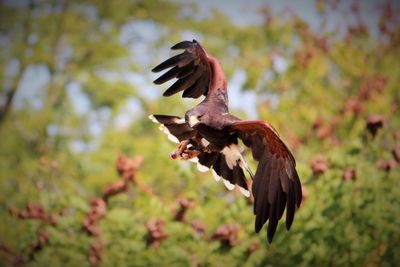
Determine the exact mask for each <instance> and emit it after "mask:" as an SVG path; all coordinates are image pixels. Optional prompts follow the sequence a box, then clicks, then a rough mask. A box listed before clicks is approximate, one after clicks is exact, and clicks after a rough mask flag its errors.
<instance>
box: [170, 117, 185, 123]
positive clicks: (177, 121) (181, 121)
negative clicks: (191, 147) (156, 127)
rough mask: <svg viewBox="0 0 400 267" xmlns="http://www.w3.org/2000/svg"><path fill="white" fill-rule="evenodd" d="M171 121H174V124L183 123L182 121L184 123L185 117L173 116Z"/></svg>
mask: <svg viewBox="0 0 400 267" xmlns="http://www.w3.org/2000/svg"><path fill="white" fill-rule="evenodd" d="M172 121H173V122H174V123H176V124H184V123H186V121H185V119H182V118H174V119H173V120H172Z"/></svg>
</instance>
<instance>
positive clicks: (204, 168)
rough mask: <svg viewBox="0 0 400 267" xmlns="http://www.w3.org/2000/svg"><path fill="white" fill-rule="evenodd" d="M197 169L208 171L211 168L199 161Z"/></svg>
mask: <svg viewBox="0 0 400 267" xmlns="http://www.w3.org/2000/svg"><path fill="white" fill-rule="evenodd" d="M197 169H198V170H199V171H200V172H206V171H208V170H209V168H208V167H207V166H204V165H201V164H200V163H199V162H197Z"/></svg>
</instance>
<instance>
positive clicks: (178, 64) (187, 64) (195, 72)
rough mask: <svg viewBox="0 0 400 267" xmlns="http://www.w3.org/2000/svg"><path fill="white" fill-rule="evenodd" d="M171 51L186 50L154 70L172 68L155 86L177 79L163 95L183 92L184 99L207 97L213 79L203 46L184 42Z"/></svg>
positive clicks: (155, 81)
mask: <svg viewBox="0 0 400 267" xmlns="http://www.w3.org/2000/svg"><path fill="white" fill-rule="evenodd" d="M171 49H173V50H175V49H184V50H185V51H184V52H183V53H181V54H178V55H176V56H173V57H171V58H169V59H167V60H165V61H164V62H162V63H160V64H159V65H158V66H156V67H155V68H153V69H152V71H153V72H160V71H163V70H165V69H168V68H171V69H170V70H168V71H167V72H165V73H164V74H163V75H161V76H160V77H159V78H158V79H156V80H154V83H155V84H162V83H165V82H166V81H169V80H171V79H173V78H177V80H176V82H175V83H173V84H172V85H171V86H170V87H169V88H168V89H167V90H166V91H165V92H164V94H163V96H171V95H173V94H175V93H178V92H180V91H183V95H182V96H183V97H191V98H198V97H200V96H201V95H207V92H208V87H209V83H210V78H211V67H210V63H209V61H208V58H207V54H206V52H205V50H204V49H203V48H202V46H201V45H200V44H199V43H198V42H197V41H196V40H193V41H183V42H180V43H177V44H176V45H174V46H173V47H171Z"/></svg>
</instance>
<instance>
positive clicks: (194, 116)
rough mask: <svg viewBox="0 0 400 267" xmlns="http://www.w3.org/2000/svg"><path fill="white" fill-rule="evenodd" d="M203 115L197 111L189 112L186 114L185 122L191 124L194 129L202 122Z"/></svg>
mask: <svg viewBox="0 0 400 267" xmlns="http://www.w3.org/2000/svg"><path fill="white" fill-rule="evenodd" d="M203 115H204V114H203V113H200V112H198V110H197V109H191V110H188V111H187V112H186V114H185V120H186V122H187V123H188V124H189V126H190V127H194V126H195V125H197V124H199V123H200V121H201V117H203Z"/></svg>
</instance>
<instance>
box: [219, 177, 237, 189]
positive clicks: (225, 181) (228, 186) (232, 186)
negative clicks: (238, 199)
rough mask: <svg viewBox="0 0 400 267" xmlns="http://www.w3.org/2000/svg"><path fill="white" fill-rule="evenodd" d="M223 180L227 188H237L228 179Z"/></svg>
mask: <svg viewBox="0 0 400 267" xmlns="http://www.w3.org/2000/svg"><path fill="white" fill-rule="evenodd" d="M222 181H223V182H224V185H225V187H226V188H228V190H233V188H235V185H234V184H232V183H231V182H229V181H228V180H225V179H222Z"/></svg>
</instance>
